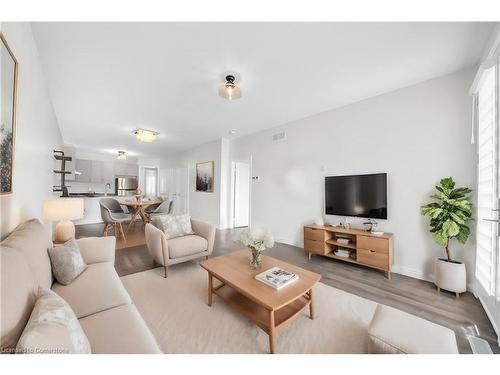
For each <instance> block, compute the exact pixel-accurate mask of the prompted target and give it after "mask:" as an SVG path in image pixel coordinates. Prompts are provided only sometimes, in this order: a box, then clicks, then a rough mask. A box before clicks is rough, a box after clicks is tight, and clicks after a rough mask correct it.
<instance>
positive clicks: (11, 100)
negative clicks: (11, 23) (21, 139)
mask: <svg viewBox="0 0 500 375" xmlns="http://www.w3.org/2000/svg"><path fill="white" fill-rule="evenodd" d="M0 39H1V41H0V99H1V103H0V194H10V193H12V174H13V171H14V148H15V147H14V146H15V138H16V91H17V60H16V58H15V57H14V54H13V53H12V51H11V49H10V48H9V45H8V44H7V41H6V40H5V38H4V36H3V34H2V33H0Z"/></svg>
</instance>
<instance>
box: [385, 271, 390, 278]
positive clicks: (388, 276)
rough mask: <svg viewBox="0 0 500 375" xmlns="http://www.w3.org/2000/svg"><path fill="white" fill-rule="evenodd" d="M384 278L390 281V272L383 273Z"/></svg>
mask: <svg viewBox="0 0 500 375" xmlns="http://www.w3.org/2000/svg"><path fill="white" fill-rule="evenodd" d="M385 276H386V277H387V280H390V279H391V271H387V272H386V273H385Z"/></svg>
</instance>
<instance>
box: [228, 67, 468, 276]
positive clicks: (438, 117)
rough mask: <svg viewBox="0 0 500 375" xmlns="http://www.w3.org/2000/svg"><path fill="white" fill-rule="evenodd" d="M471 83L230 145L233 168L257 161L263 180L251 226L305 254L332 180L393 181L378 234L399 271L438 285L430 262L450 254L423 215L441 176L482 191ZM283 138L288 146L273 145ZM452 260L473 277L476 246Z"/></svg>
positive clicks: (441, 84)
mask: <svg viewBox="0 0 500 375" xmlns="http://www.w3.org/2000/svg"><path fill="white" fill-rule="evenodd" d="M472 74H473V72H472V70H464V71H461V72H458V73H455V74H451V75H448V76H444V77H440V78H437V79H434V80H431V81H427V82H424V83H421V84H418V85H415V86H411V87H408V88H404V89H400V90H397V91H394V92H391V93H388V94H384V95H380V96H377V97H374V98H370V99H368V100H364V101H362V102H359V103H355V104H352V105H349V106H346V107H343V108H339V109H335V110H332V111H328V112H324V113H321V114H318V115H315V116H312V117H308V118H305V119H302V120H299V121H296V122H292V123H289V124H287V125H285V126H281V127H278V128H275V129H271V130H268V131H264V132H261V133H258V134H254V135H250V136H246V137H242V138H238V139H235V140H234V141H232V143H231V154H230V155H231V156H230V159H231V160H233V161H247V160H248V158H249V157H250V156H251V157H252V175H253V176H257V175H258V176H260V177H261V179H260V180H259V181H253V182H252V198H251V199H252V200H251V222H252V226H259V227H264V228H267V229H269V230H271V231H272V232H273V233H274V235H275V237H276V238H277V239H278V240H279V241H282V242H286V243H290V244H296V245H302V243H303V229H302V226H303V225H304V224H307V223H311V222H313V220H314V219H315V218H316V217H319V216H321V215H322V213H323V210H324V204H323V200H324V191H323V189H324V176H325V175H343V174H361V173H375V172H387V174H388V218H389V219H388V220H380V221H379V228H381V229H382V230H384V231H387V232H393V233H394V271H395V272H399V273H403V274H406V275H409V276H414V277H418V278H424V279H431V277H432V273H433V267H432V264H433V263H432V262H433V258H434V257H437V256H442V255H443V251H442V249H441V248H439V247H438V246H437V245H435V244H434V242H433V241H432V239H431V236H430V234H429V233H428V226H427V221H428V220H427V219H426V218H423V217H421V216H420V213H419V207H420V205H422V204H423V203H425V202H427V201H428V196H429V195H430V194H431V192H432V190H433V187H434V184H435V183H436V182H438V181H439V179H440V178H442V177H445V176H453V177H454V178H455V179H456V181H457V183H458V184H459V185H465V186H470V187H474V186H475V177H476V169H475V153H474V146H473V145H471V144H470V118H471V111H470V109H471V100H470V98H469V96H468V94H467V91H468V88H469V85H470V83H471V81H472ZM278 131H286V139H285V140H281V141H275V142H273V141H272V134H274V133H276V132H278ZM329 220H331V221H334V222H338V218H334V217H330V218H329ZM362 221H363V220H353V222H354V223H358V224H359V222H362ZM471 242H472V241H471ZM452 251H453V253H454V254H455V255H456V257H457V258H458V259H461V260H463V261H465V263H466V265H467V268H468V274H469V275H472V274H473V262H474V256H473V250H472V246H470V245H468V246H465V247H464V246H461V245H459V244H458V243H457V242H453V245H452Z"/></svg>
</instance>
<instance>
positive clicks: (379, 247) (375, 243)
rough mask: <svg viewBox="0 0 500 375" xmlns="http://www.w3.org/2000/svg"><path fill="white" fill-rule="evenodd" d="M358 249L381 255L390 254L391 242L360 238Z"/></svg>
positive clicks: (381, 239)
mask: <svg viewBox="0 0 500 375" xmlns="http://www.w3.org/2000/svg"><path fill="white" fill-rule="evenodd" d="M357 241H358V248H359V249H364V250H370V251H375V252H377V253H380V254H389V240H388V239H386V238H377V237H369V236H358V238H357Z"/></svg>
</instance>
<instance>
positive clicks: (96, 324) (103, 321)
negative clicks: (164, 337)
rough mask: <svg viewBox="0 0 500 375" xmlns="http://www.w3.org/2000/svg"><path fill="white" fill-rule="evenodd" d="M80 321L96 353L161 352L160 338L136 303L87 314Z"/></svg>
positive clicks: (93, 351)
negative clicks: (154, 333) (155, 335)
mask: <svg viewBox="0 0 500 375" xmlns="http://www.w3.org/2000/svg"><path fill="white" fill-rule="evenodd" d="M80 324H81V326H82V328H83V330H84V331H85V334H86V335H87V337H88V339H89V341H90V345H91V346H92V353H109V354H111V353H117V354H128V353H137V354H143V353H161V350H160V348H159V346H158V344H157V342H156V339H155V338H154V336H153V335H152V333H151V331H150V330H149V328H148V326H147V325H146V323H145V322H144V319H143V318H142V316H141V315H140V314H139V312H138V311H137V308H136V307H135V306H134V305H132V304H127V305H122V306H118V307H115V308H113V309H110V310H106V311H102V312H100V313H97V314H94V315H90V316H87V317H86V318H83V319H80ZM118 332H119V334H117V333H118Z"/></svg>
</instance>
